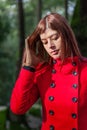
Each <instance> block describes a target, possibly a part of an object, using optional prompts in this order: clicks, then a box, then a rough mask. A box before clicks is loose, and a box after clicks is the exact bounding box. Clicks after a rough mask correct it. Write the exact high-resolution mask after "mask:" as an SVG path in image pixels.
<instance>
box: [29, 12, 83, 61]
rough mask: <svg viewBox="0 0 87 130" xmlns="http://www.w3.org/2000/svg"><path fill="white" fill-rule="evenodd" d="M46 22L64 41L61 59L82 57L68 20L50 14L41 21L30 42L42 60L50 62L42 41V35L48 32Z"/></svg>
mask: <svg viewBox="0 0 87 130" xmlns="http://www.w3.org/2000/svg"><path fill="white" fill-rule="evenodd" d="M46 20H47V21H48V26H49V28H51V29H53V30H56V31H57V32H58V34H59V35H60V36H61V39H62V46H61V50H62V51H61V52H62V53H61V59H62V61H64V59H65V58H66V57H73V56H78V57H81V54H80V51H79V48H78V45H77V41H76V38H75V35H74V33H73V31H72V29H71V27H70V26H69V24H68V23H67V20H66V19H65V18H64V17H63V16H61V15H60V14H58V13H50V14H48V15H46V16H45V17H44V18H42V19H41V20H40V22H39V23H38V25H37V27H36V29H35V30H34V32H33V33H32V34H31V35H30V37H29V39H28V42H29V45H30V46H31V48H32V49H33V50H34V51H35V52H36V53H38V55H40V56H41V58H42V59H44V60H48V59H49V56H48V54H47V52H46V51H45V49H44V47H43V44H42V42H41V39H40V34H41V33H44V31H45V30H46Z"/></svg>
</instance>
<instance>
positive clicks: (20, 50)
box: [17, 0, 25, 73]
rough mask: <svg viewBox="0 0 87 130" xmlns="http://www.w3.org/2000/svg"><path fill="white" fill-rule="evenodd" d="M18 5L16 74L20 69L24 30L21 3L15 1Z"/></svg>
mask: <svg viewBox="0 0 87 130" xmlns="http://www.w3.org/2000/svg"><path fill="white" fill-rule="evenodd" d="M17 3H18V14H19V15H18V19H19V60H18V64H17V68H18V70H17V73H19V70H20V68H21V64H22V57H23V50H24V46H25V29H24V9H23V1H22V0H17Z"/></svg>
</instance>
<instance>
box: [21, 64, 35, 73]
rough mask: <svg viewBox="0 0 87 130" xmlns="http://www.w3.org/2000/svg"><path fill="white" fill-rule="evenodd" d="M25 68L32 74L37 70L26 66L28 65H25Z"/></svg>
mask: <svg viewBox="0 0 87 130" xmlns="http://www.w3.org/2000/svg"><path fill="white" fill-rule="evenodd" d="M23 68H24V69H26V70H29V71H31V72H35V68H34V67H32V66H26V65H24V66H23Z"/></svg>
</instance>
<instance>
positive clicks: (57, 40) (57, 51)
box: [40, 28, 62, 59]
mask: <svg viewBox="0 0 87 130" xmlns="http://www.w3.org/2000/svg"><path fill="white" fill-rule="evenodd" d="M40 38H41V41H42V43H43V46H44V48H45V50H46V51H47V53H48V54H49V55H50V56H51V57H52V58H53V59H57V58H60V55H61V44H62V41H61V37H60V36H59V35H58V32H57V31H55V30H52V29H50V28H48V29H46V31H45V32H44V33H42V34H41V35H40Z"/></svg>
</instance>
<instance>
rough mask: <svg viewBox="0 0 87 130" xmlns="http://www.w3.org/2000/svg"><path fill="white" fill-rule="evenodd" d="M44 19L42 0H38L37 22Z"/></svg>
mask: <svg viewBox="0 0 87 130" xmlns="http://www.w3.org/2000/svg"><path fill="white" fill-rule="evenodd" d="M41 17H42V0H38V2H37V22H39V21H40V19H41Z"/></svg>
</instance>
